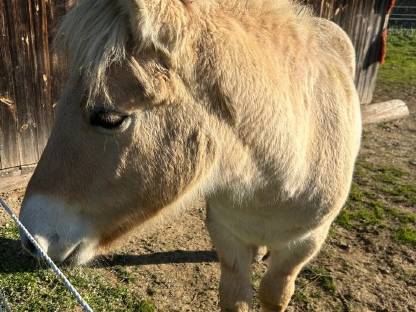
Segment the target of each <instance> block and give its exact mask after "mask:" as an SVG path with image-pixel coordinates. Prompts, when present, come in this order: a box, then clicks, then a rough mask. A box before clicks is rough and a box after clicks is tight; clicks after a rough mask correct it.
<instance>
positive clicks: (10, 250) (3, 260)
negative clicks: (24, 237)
mask: <svg viewBox="0 0 416 312" xmlns="http://www.w3.org/2000/svg"><path fill="white" fill-rule="evenodd" d="M42 266H43V265H41V263H40V261H39V260H36V259H34V258H33V257H31V256H29V255H28V254H26V253H25V252H24V251H23V249H22V246H21V244H20V240H18V239H10V238H4V237H0V274H1V273H18V272H34V271H36V270H38V269H39V268H40V267H42Z"/></svg>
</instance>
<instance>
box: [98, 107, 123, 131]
mask: <svg viewBox="0 0 416 312" xmlns="http://www.w3.org/2000/svg"><path fill="white" fill-rule="evenodd" d="M127 117H128V116H126V115H122V114H120V113H118V112H114V111H97V112H93V113H92V114H91V117H90V124H91V126H93V127H100V128H104V129H108V130H115V129H118V128H119V127H120V126H121V125H122V124H123V122H124V120H126V118H127Z"/></svg>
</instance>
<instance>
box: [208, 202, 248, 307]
mask: <svg viewBox="0 0 416 312" xmlns="http://www.w3.org/2000/svg"><path fill="white" fill-rule="evenodd" d="M206 224H207V228H208V231H209V233H210V236H211V239H212V241H213V243H214V246H215V249H216V251H217V254H218V258H219V261H220V266H221V280H220V287H219V293H220V307H221V311H227V312H248V311H249V310H250V307H251V303H252V297H253V293H252V287H251V281H250V266H251V263H252V260H253V257H254V252H255V248H253V247H251V246H248V245H247V244H245V243H244V242H242V241H241V240H240V239H239V238H238V237H236V236H235V235H234V234H232V233H231V232H230V231H229V230H228V229H226V228H225V227H224V226H222V225H221V224H220V223H219V222H216V220H215V218H214V217H213V216H212V215H211V214H210V213H209V209H208V213H207V220H206Z"/></svg>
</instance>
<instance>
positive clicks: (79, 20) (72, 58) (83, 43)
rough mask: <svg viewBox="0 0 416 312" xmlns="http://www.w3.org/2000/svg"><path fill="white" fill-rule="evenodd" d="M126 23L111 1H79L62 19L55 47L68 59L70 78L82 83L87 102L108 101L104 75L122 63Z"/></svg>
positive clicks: (124, 53)
mask: <svg viewBox="0 0 416 312" xmlns="http://www.w3.org/2000/svg"><path fill="white" fill-rule="evenodd" d="M128 38H129V30H128V22H127V18H126V16H125V15H124V13H123V11H122V9H121V8H120V7H119V5H118V2H117V1H114V0H100V1H95V0H81V1H79V2H78V4H77V6H76V7H75V8H74V9H72V10H71V11H70V12H69V13H68V14H67V15H66V16H65V17H64V19H63V22H62V24H61V27H60V28H59V31H58V34H57V37H56V41H55V46H56V48H57V49H58V51H59V52H61V53H62V54H64V55H65V56H66V57H67V61H68V64H69V79H70V80H74V79H77V80H78V79H80V78H81V80H82V83H83V87H84V88H85V89H86V92H87V94H88V101H91V100H93V99H94V98H96V97H97V96H98V95H100V96H102V97H104V98H106V99H107V100H109V101H111V97H110V95H109V91H108V87H107V80H106V73H107V70H108V68H109V67H110V66H111V65H112V64H121V63H122V62H124V61H125V59H126V55H127V51H126V45H127V41H128Z"/></svg>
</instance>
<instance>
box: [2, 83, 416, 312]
mask: <svg viewBox="0 0 416 312" xmlns="http://www.w3.org/2000/svg"><path fill="white" fill-rule="evenodd" d="M391 98H400V99H403V100H405V101H406V102H407V103H408V104H409V107H410V109H411V111H412V115H411V117H409V118H407V119H404V120H400V121H395V122H391V123H385V124H381V125H373V126H368V127H366V128H365V130H364V139H363V147H362V151H361V155H360V162H362V163H363V164H364V165H363V166H362V167H363V168H367V169H368V168H370V167H369V164H371V166H376V167H377V168H378V169H377V170H378V171H377V170H376V171H374V172H376V173H377V172H379V171H380V168H384V167H383V166H386V165H389V166H391V167H394V168H396V169H395V170H402V171H401V172H405V173H406V175H404V176H403V177H406V176H407V177H408V179H410V180H409V181H410V182H411V183H414V180H412V179H413V178H412V177H415V176H416V147H415V145H416V144H415V143H416V88H409V89H403V88H396V89H391V88H383V87H380V88H379V89H378V90H377V94H376V98H375V100H376V101H381V100H385V99H391ZM371 168H373V167H371ZM371 168H370V169H371ZM383 170H384V169H383ZM358 174H359V175H361V176H358V177H357V179H358V182H357V185H358V188H360V185H363V187H362V188H363V189H366V184H365V181H366V179H367V178H368V177H367V174H366V171H364V173H362V172H358ZM368 176H371V174H370V173H369V174H368ZM366 177H367V178H366ZM367 180H368V181H367V182H372V181H371V178H368V179H367ZM360 181H361V182H360ZM363 181H364V182H363ZM370 184H372V183H370ZM383 185H384V184H383ZM412 185H413V186H414V184H412ZM369 187H373V186H372V185H370V186H369ZM22 194H23V191H15V192H11V193H7V194H3V196H4V197H5V199H6V200H7V201H8V202H9V203H10V205H11V206H13V208H14V209H16V211H17V210H18V207H19V204H20V201H21V197H22ZM415 195H416V194H413V193H411V196H415ZM376 196H379V197H380V198H378V199H377V200H379V201H383V202H386V203H391V204H392V205H393V206H395V207H396V206H397V207H398V209H400V211H401V212H403V213H405V215H406V216H408V218H410V219H406V220H407V221H408V222H411V221H412V220H414V219H413V217H414V216H415V213H416V203H415V202H414V201H415V197H409V198H410V200H407V201H406V200H402V201H397V200H395V198H394V196H390V195H388V194H377V195H376ZM357 203H358V202H357ZM367 203H368V202H367ZM357 205H358V204H357ZM354 206H355V202H354V200H353V201H352V203H350V204H349V205H347V208H346V209H351V213H350V214H349V215H348V218H350V217H351V216H353V215H354V214H353V211H354V209H355V207H354ZM399 215H400V216H402V214H396V217H395V218H396V219H394V218H393V219H388V218H384V219H382V220H383V222H378V221H377V220H376V221H377V222H375V221H374V220H372V219H369V220H370V221H371V222H366V220H367V219H366V218H367V217H361V218H362V220H361V219H360V218H358V219H356V220H350V219H348V222H349V223H348V224H347V223H345V218H344V217H345V216H343V218H344V219H342V220H341V221H340V222H337V223H336V224H334V226H333V229H332V230H331V234H330V237H329V238H328V240H327V242H326V244H325V246H324V248H323V249H322V251H321V252H320V254H319V256H318V257H317V258H316V259H314V260H313V261H312V262H311V263H310V264H309V265H308V266H307V267H306V268H305V269H304V270H303V272H302V273H301V276H300V277H299V279H298V280H297V290H296V294H295V296H294V298H293V300H292V302H291V305H290V307H289V311H291V312H294V311H380V312H381V311H416V269H415V268H416V245H415V244H414V241H412V238H410V243H409V242H404V243H402V242H399V241H398V240H395V239H393V237H394V235H393V234H392V231H393V230H392V229H393V227H391V226H389V224H390V223H391V222H393V223H394V222H396V223H397V222H398V221H397V220H402V219H401V218H400V217H397V216H399ZM204 216H205V210H204V204H203V203H196V204H195V205H194V207H191V208H189V209H188V210H187V211H185V212H183V213H182V214H181V215H180V216H179V217H176V218H172V219H171V220H166V221H165V222H163V224H159V225H158V226H151V227H149V229H147V230H146V231H144V232H143V231H141V232H140V233H136V234H134V235H133V236H130V237H129V238H128V239H126V240H125V241H124V242H123V243H124V245H123V246H122V247H119V248H117V249H116V250H115V251H112V252H111V253H110V254H107V256H106V257H105V258H100V259H99V260H97V261H95V262H94V263H93V265H92V269H93V270H96V271H98V272H99V273H100V274H102V275H103V277H104V278H105V279H106V280H108V283H114V284H123V285H127V286H126V287H128V289H129V291H131V292H132V293H134V294H135V296H136V297H137V298H146V299H147V300H149V301H151V302H152V303H153V304H154V306H155V309H154V310H156V311H218V307H217V305H218V297H217V285H218V280H219V265H218V262H217V258H216V255H215V252H214V251H213V247H212V245H211V242H210V239H209V237H208V234H207V231H206V229H205V227H204V223H203V220H204ZM412 216H413V217H412ZM6 220H7V222H8V219H7V218H6V216H5V215H4V213H3V212H0V226H1V225H4V224H5V223H6ZM380 220H381V219H380ZM409 220H410V221H409ZM367 221H368V220H367ZM351 224H352V225H351ZM347 225H348V226H347ZM13 246H15V247H14V248H16V249H17V248H18V247H17V246H18V243H17V242H16V244H14V245H13ZM264 270H265V264H264V263H258V264H255V265H254V272H253V284H254V287H257V286H258V283H259V280H260V276H261V275H262V273H263V272H264ZM22 304H23V303H22ZM28 306H30V303H28ZM255 307H256V309H258V306H257V303H255ZM65 309H67V308H65ZM19 310H20V309H19ZM23 310H26V309H23ZM46 310H48V309H46V308H45V311H46ZM99 310H103V311H110V310H112V308H111V307H107V308H104V307H101V308H100V309H99ZM58 311H59V309H58ZM149 311H150V310H149Z"/></svg>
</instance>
